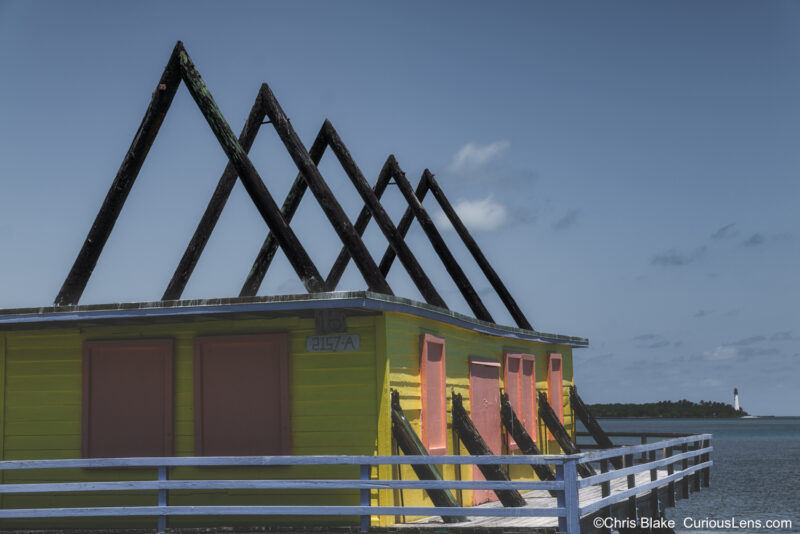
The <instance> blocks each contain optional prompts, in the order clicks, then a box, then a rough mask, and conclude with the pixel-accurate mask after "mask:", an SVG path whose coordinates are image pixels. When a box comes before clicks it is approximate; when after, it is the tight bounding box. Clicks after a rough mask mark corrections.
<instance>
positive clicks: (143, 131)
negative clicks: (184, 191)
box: [54, 41, 183, 306]
mask: <svg viewBox="0 0 800 534" xmlns="http://www.w3.org/2000/svg"><path fill="white" fill-rule="evenodd" d="M181 50H183V44H182V43H181V42H180V41H178V43H177V44H176V45H175V48H174V49H173V50H172V55H170V58H169V61H168V62H167V66H166V67H165V68H164V72H163V73H162V74H161V79H159V81H158V85H156V90H155V91H154V92H153V96H152V98H151V100H150V104H149V105H148V106H147V110H146V111H145V114H144V118H143V119H142V122H141V124H140V125H139V129H138V130H137V131H136V135H135V136H134V137H133V142H132V143H131V146H130V148H129V149H128V152H127V153H126V154H125V158H124V159H123V160H122V164H121V165H120V168H119V170H118V171H117V175H116V176H115V177H114V181H113V182H112V184H111V187H110V188H109V190H108V194H107V195H106V198H105V200H103V205H102V206H101V207H100V211H98V212H97V216H96V217H95V219H94V222H93V223H92V227H91V229H90V230H89V235H88V236H86V241H84V243H83V246H82V247H81V250H80V252H78V257H77V258H76V259H75V263H74V264H73V265H72V268H71V269H70V271H69V274H68V275H67V278H66V280H64V284H63V285H62V286H61V290H60V291H59V292H58V295H57V296H56V298H55V301H54V304H55V305H56V306H68V305H73V304H77V303H78V301H79V300H80V298H81V295H82V294H83V290H84V289H86V284H87V282H88V281H89V277H90V276H91V275H92V271H93V270H94V268H95V266H96V265H97V260H98V258H100V253H102V252H103V247H105V244H106V241H108V236H109V235H111V230H113V228H114V224H115V223H116V222H117V218H118V217H119V214H120V212H121V211H122V206H124V205H125V200H126V199H127V198H128V193H130V191H131V188H132V187H133V183H134V182H135V181H136V177H137V176H138V175H139V171H140V170H141V168H142V164H143V163H144V160H145V158H146V157H147V154H148V152H149V151H150V147H151V146H152V145H153V141H154V140H155V138H156V135H157V134H158V130H159V128H161V123H162V122H163V120H164V117H165V116H166V114H167V111H168V110H169V107H170V104H172V99H173V97H174V96H175V92H176V91H177V90H178V86H179V85H180V81H181V78H180V66H179V61H178V55H179V53H180V52H181Z"/></svg>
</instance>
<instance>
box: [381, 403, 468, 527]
mask: <svg viewBox="0 0 800 534" xmlns="http://www.w3.org/2000/svg"><path fill="white" fill-rule="evenodd" d="M391 397H392V400H391V406H392V435H393V436H394V439H395V441H397V445H398V447H400V450H401V451H403V454H405V455H407V456H429V454H428V451H427V450H426V449H425V446H424V445H423V444H422V441H420V439H419V437H418V436H417V433H416V432H414V429H413V428H412V427H411V423H409V422H408V419H406V416H405V414H404V413H403V409H402V408H401V407H400V394H399V393H398V392H397V391H396V390H394V389H393V390H392V392H391ZM411 468H412V469H413V470H414V473H416V474H417V478H419V479H420V480H443V478H442V475H441V473H439V470H438V469H436V466H435V465H429V464H414V465H412V466H411ZM425 492H426V493H427V494H428V497H430V499H431V501H433V504H434V506H441V507H451V508H452V507H458V502H457V501H456V500H455V499H454V498H453V494H452V493H450V491H449V490H432V489H428V490H425ZM442 520H443V521H444V522H445V523H461V522H464V521H467V518H466V517H462V516H443V517H442Z"/></svg>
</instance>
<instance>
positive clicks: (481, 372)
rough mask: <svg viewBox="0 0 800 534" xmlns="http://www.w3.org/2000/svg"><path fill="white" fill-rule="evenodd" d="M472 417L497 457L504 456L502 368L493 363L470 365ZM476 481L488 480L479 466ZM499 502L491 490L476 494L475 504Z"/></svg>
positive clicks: (473, 363)
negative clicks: (501, 397)
mask: <svg viewBox="0 0 800 534" xmlns="http://www.w3.org/2000/svg"><path fill="white" fill-rule="evenodd" d="M469 398H470V408H471V413H470V417H471V418H472V422H473V423H475V428H477V430H478V433H480V435H481V437H482V438H483V441H485V442H486V445H488V446H489V449H491V451H492V452H493V453H494V454H500V453H501V452H502V437H501V433H500V364H499V363H498V362H493V361H483V360H473V359H470V362H469ZM472 479H473V480H486V479H485V478H484V477H483V474H482V473H481V471H480V469H478V467H477V466H472ZM494 500H497V496H496V495H495V493H494V492H493V491H491V490H473V492H472V504H473V505H475V504H480V503H483V502H487V501H494Z"/></svg>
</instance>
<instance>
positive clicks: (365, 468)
mask: <svg viewBox="0 0 800 534" xmlns="http://www.w3.org/2000/svg"><path fill="white" fill-rule="evenodd" d="M369 468H370V466H369V465H368V464H362V465H360V466H359V473H358V474H359V479H360V480H362V481H366V482H369ZM358 503H359V505H360V506H369V490H368V489H361V491H360V492H359V500H358ZM369 523H370V516H369V514H363V515H362V516H361V532H367V531H368V530H369Z"/></svg>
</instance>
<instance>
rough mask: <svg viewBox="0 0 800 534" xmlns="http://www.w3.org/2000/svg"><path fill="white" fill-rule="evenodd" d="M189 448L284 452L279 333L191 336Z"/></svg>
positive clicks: (285, 386)
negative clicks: (191, 438)
mask: <svg viewBox="0 0 800 534" xmlns="http://www.w3.org/2000/svg"><path fill="white" fill-rule="evenodd" d="M194 365H195V386H194V387H195V452H196V454H197V455H202V456H251V455H253V456H261V455H266V456H270V455H280V454H290V453H291V449H290V428H289V348H288V340H287V336H286V335H285V334H260V335H242V336H213V337H199V338H197V339H196V340H195V360H194Z"/></svg>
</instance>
